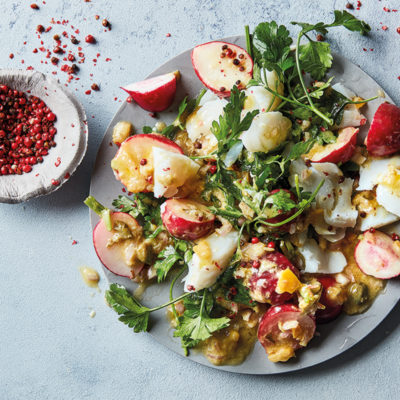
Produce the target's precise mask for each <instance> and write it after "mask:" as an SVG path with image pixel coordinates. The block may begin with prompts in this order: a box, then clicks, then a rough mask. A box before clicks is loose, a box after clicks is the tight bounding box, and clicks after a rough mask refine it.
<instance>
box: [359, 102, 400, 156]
mask: <svg viewBox="0 0 400 400" xmlns="http://www.w3.org/2000/svg"><path fill="white" fill-rule="evenodd" d="M365 144H366V146H367V150H368V152H369V154H370V155H372V156H379V157H381V156H387V155H389V154H393V153H396V152H397V151H399V150H400V108H399V107H396V106H395V105H394V104H389V103H383V104H381V105H380V106H379V108H378V109H377V110H376V113H375V115H374V119H373V120H372V123H371V127H370V128H369V131H368V136H367V138H366V139H365Z"/></svg>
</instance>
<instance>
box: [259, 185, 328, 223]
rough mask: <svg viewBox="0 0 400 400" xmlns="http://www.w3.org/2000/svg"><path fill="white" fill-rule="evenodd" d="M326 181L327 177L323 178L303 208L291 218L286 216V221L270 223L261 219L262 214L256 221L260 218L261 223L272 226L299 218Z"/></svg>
mask: <svg viewBox="0 0 400 400" xmlns="http://www.w3.org/2000/svg"><path fill="white" fill-rule="evenodd" d="M324 182H325V179H323V180H322V181H321V182H320V183H319V184H318V186H317V188H316V189H315V190H314V192H313V194H312V195H311V197H310V198H309V199H308V200H307V202H306V203H305V204H304V205H303V206H302V207H301V208H299V209H298V211H297V212H295V213H294V214H293V215H291V216H290V217H289V218H286V219H285V220H284V221H281V222H277V223H275V224H272V223H270V222H267V221H262V220H260V218H261V217H262V215H260V216H259V217H257V218H256V219H255V221H257V220H258V221H257V222H259V223H260V224H263V225H268V226H272V227H278V226H282V225H285V224H287V223H288V222H290V221H293V220H294V219H295V218H297V217H298V216H299V215H300V214H301V213H302V212H303V211H304V210H305V209H306V208H307V207H308V206H309V205H310V204H311V203H312V202H313V201H314V199H315V197H316V196H317V194H318V192H319V190H320V189H321V187H322V185H323V184H324Z"/></svg>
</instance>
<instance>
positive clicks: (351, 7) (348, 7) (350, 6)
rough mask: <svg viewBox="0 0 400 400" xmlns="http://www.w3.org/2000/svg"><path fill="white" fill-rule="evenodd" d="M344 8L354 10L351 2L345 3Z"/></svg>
mask: <svg viewBox="0 0 400 400" xmlns="http://www.w3.org/2000/svg"><path fill="white" fill-rule="evenodd" d="M346 8H347V9H348V10H354V6H353V4H351V3H347V4H346Z"/></svg>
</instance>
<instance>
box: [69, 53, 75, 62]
mask: <svg viewBox="0 0 400 400" xmlns="http://www.w3.org/2000/svg"><path fill="white" fill-rule="evenodd" d="M67 59H68V61H75V56H74V55H73V54H68V56H67Z"/></svg>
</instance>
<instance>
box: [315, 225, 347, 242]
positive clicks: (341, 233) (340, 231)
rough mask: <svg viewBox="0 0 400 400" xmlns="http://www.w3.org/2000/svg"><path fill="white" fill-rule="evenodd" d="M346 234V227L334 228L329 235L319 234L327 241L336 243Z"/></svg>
mask: <svg viewBox="0 0 400 400" xmlns="http://www.w3.org/2000/svg"><path fill="white" fill-rule="evenodd" d="M345 236H346V228H336V229H335V233H333V234H331V235H321V237H323V238H324V239H326V240H327V241H328V242H331V243H336V242H338V241H339V240H342V239H343V238H344V237H345Z"/></svg>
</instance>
